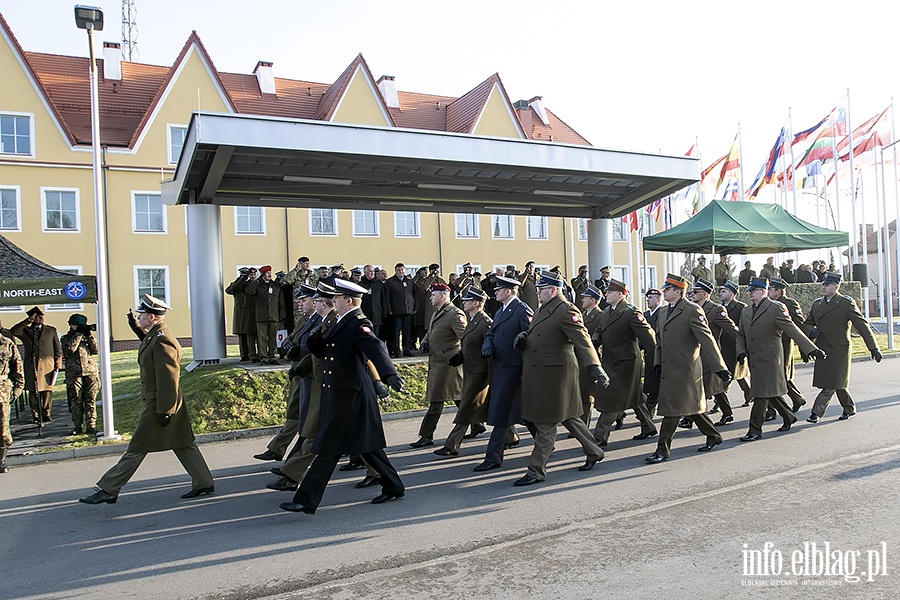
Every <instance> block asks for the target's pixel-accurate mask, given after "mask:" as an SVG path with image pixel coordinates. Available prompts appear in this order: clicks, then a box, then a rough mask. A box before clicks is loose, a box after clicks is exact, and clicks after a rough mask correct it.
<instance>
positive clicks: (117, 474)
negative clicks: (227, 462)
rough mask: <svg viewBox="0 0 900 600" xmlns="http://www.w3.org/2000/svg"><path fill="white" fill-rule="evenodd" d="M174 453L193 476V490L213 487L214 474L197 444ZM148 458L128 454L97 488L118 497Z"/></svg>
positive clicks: (124, 455)
mask: <svg viewBox="0 0 900 600" xmlns="http://www.w3.org/2000/svg"><path fill="white" fill-rule="evenodd" d="M172 451H173V452H174V453H175V456H176V457H177V458H178V461H179V462H180V463H181V466H182V467H184V470H185V471H187V472H188V475H190V476H191V480H192V482H191V487H192V488H193V489H195V490H199V489H203V488H208V487H212V486H213V478H212V473H210V472H209V467H208V466H207V465H206V461H205V460H203V455H202V454H200V448H198V447H197V444H191V445H190V446H185V447H184V448H173V449H172ZM146 456H147V453H146V452H126V453H125V454H123V455H122V458H120V459H119V462H117V463H116V464H115V465H113V467H112V468H111V469H110V470H109V471H107V472H106V473H105V474H104V475H103V477H101V478H100V481H98V482H97V487H98V488H100V489H101V490H103V491H104V492H106V493H107V494H112V495H114V496H117V495H118V494H119V490H121V489H122V486H124V485H125V484H126V483H128V481H129V480H130V479H131V478H132V476H133V475H134V473H135V471H137V470H138V467H140V466H141V463H142V462H143V461H144V458H145V457H146Z"/></svg>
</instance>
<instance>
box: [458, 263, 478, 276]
mask: <svg viewBox="0 0 900 600" xmlns="http://www.w3.org/2000/svg"><path fill="white" fill-rule="evenodd" d="M472 273H481V274H482V275H484V273H482V272H481V265H476V264H475V263H472ZM456 274H457V275H459V276H460V277H462V275H463V266H462V265H456Z"/></svg>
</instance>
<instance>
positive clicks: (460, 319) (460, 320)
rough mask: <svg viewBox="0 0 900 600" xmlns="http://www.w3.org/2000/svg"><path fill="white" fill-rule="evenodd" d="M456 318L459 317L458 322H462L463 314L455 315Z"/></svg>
mask: <svg viewBox="0 0 900 600" xmlns="http://www.w3.org/2000/svg"><path fill="white" fill-rule="evenodd" d="M456 318H457V319H459V322H460V323H462V322H463V316H462V315H456Z"/></svg>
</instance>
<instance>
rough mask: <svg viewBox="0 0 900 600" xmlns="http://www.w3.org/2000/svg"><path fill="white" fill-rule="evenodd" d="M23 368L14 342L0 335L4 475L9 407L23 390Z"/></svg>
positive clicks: (1, 461)
mask: <svg viewBox="0 0 900 600" xmlns="http://www.w3.org/2000/svg"><path fill="white" fill-rule="evenodd" d="M24 373H25V366H24V365H23V364H22V357H21V356H19V350H18V349H17V348H16V344H15V342H13V341H12V340H11V339H9V338H8V337H6V336H3V335H0V473H6V471H7V469H6V449H7V448H9V447H10V446H12V442H13V439H12V433H10V431H9V405H10V403H11V402H12V401H13V399H15V398H17V397H18V395H19V394H21V393H22V390H23V389H25V375H24Z"/></svg>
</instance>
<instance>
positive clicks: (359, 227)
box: [353, 210, 379, 237]
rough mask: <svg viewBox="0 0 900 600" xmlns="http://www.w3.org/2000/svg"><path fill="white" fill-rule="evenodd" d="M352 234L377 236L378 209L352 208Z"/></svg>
mask: <svg viewBox="0 0 900 600" xmlns="http://www.w3.org/2000/svg"><path fill="white" fill-rule="evenodd" d="M353 235H354V236H364V237H378V235H379V234H378V211H375V210H354V211H353Z"/></svg>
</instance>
